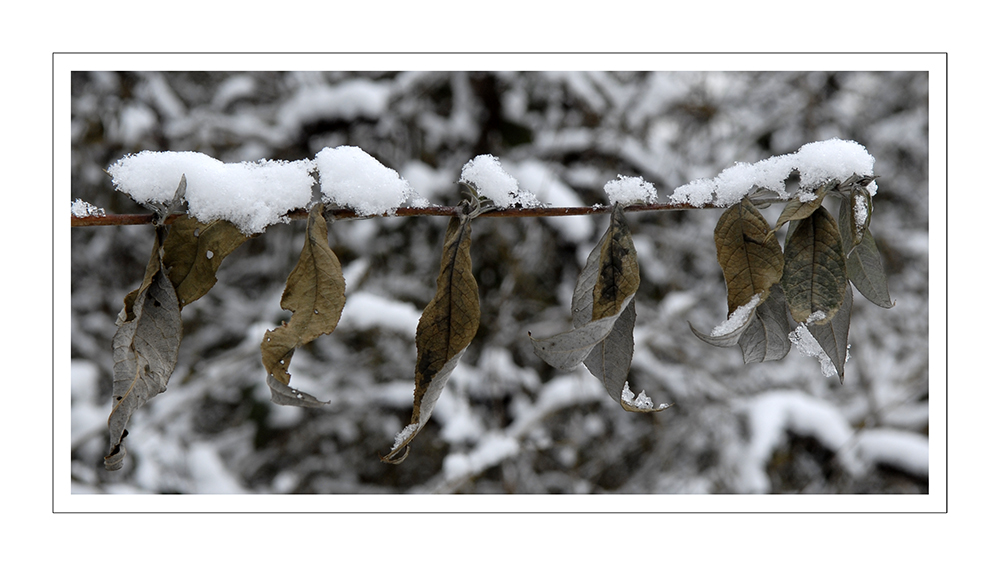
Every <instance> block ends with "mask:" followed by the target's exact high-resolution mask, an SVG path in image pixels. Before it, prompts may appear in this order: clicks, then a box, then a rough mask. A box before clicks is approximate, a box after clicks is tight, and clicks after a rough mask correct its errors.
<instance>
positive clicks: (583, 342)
mask: <svg viewBox="0 0 1000 566" xmlns="http://www.w3.org/2000/svg"><path fill="white" fill-rule="evenodd" d="M638 288H639V263H638V260H637V258H636V252H635V246H634V244H633V243H632V235H631V232H630V231H629V229H628V224H626V222H625V213H624V209H623V207H622V206H621V205H620V204H617V205H615V206H614V207H613V208H612V211H611V223H610V225H609V226H608V229H607V231H605V232H604V235H603V236H602V237H601V240H600V241H599V242H598V243H597V246H596V247H594V249H593V250H592V251H591V252H590V255H589V256H588V257H587V263H586V265H585V266H584V268H583V271H581V272H580V276H579V277H578V278H577V280H576V287H575V289H574V290H573V303H572V307H571V308H572V311H573V327H574V328H573V330H570V331H568V332H563V333H562V334H557V335H555V336H552V337H550V338H538V339H536V338H535V337H533V336H531V343H532V346H533V347H534V349H535V354H536V355H537V356H538V357H540V358H541V359H542V360H543V361H545V362H546V363H547V364H549V365H551V366H553V367H557V368H559V369H561V370H563V371H570V370H572V369H573V368H575V367H576V366H578V365H580V363H582V362H583V361H584V360H585V359H587V356H589V355H590V351H591V350H592V349H593V348H594V346H596V345H597V344H598V343H599V342H601V341H602V340H604V339H605V338H606V337H607V336H608V334H610V333H611V329H612V328H614V326H615V323H616V321H617V320H618V317H619V316H620V315H621V313H622V311H624V309H625V308H626V307H627V305H628V303H629V302H631V301H632V298H633V297H634V296H635V292H636V291H637V290H638ZM595 301H596V302H597V305H598V306H597V308H595ZM529 336H530V334H529ZM629 363H631V356H630V357H629ZM626 372H627V369H626ZM616 399H617V397H616Z"/></svg>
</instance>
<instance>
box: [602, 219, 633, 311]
mask: <svg viewBox="0 0 1000 566" xmlns="http://www.w3.org/2000/svg"><path fill="white" fill-rule="evenodd" d="M600 249H601V253H600V257H599V259H598V262H597V280H596V281H595V282H594V288H593V289H594V290H593V295H594V299H593V307H592V308H593V315H592V320H598V319H601V318H604V317H606V316H614V315H617V314H618V313H620V312H621V311H622V308H623V307H624V306H625V303H627V302H628V301H629V300H631V297H632V296H634V295H635V293H636V291H637V290H638V289H639V260H638V259H637V257H636V252H635V245H634V244H633V243H632V233H631V232H630V231H629V229H628V224H627V223H626V222H625V210H624V207H623V206H622V204H621V203H618V204H615V206H614V207H613V208H612V209H611V225H610V226H609V227H608V231H607V232H605V234H604V238H603V239H602V241H601V245H600Z"/></svg>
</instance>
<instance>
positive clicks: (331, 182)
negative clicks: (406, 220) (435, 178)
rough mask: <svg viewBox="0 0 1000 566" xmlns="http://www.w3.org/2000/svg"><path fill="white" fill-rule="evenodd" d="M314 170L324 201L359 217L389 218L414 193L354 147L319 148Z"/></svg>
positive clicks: (393, 172) (406, 184)
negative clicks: (381, 216) (344, 207)
mask: <svg viewBox="0 0 1000 566" xmlns="http://www.w3.org/2000/svg"><path fill="white" fill-rule="evenodd" d="M316 168H317V169H318V170H319V184H320V189H321V190H322V191H323V197H324V199H326V200H327V201H328V202H333V203H336V204H338V205H340V206H347V207H350V208H353V209H354V210H355V211H356V212H357V213H358V214H360V215H362V216H376V215H382V214H392V213H393V212H395V211H396V209H397V208H399V207H400V205H402V204H403V203H404V202H406V199H407V198H408V197H409V196H410V195H411V194H413V193H414V191H413V189H411V188H410V185H409V183H407V182H406V181H405V180H404V179H401V178H400V177H399V173H396V171H394V170H392V169H389V168H388V167H386V166H385V165H382V164H381V163H379V161H378V160H377V159H375V158H374V157H372V156H370V155H368V154H367V153H365V152H364V151H363V150H362V149H360V148H357V147H353V146H340V147H336V148H329V147H327V148H323V150H321V151H320V152H319V153H317V154H316Z"/></svg>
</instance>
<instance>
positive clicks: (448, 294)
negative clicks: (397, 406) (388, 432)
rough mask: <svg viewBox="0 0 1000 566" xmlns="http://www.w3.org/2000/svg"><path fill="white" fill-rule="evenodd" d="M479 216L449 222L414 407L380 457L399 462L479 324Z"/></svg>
mask: <svg viewBox="0 0 1000 566" xmlns="http://www.w3.org/2000/svg"><path fill="white" fill-rule="evenodd" d="M475 216H476V212H474V213H473V214H470V215H464V214H463V215H462V216H460V217H458V218H452V219H451V221H450V222H449V223H448V230H447V232H446V233H445V238H444V249H443V252H442V256H441V270H440V273H439V275H438V279H437V292H436V293H435V295H434V298H433V299H431V302H430V303H428V304H427V307H426V308H424V312H423V314H421V315H420V322H419V323H417V336H416V342H417V364H416V368H415V369H414V380H415V382H416V383H415V387H414V390H413V413H412V415H411V417H410V424H409V425H407V426H406V427H405V428H404V429H403V431H402V432H400V433H399V434H398V435H396V441H395V443H394V444H393V446H392V449H391V450H390V451H389V453H388V454H386V455H385V456H381V457H380V458H381V459H382V461H383V462H386V463H389V464H399V463H401V462H402V461H403V460H405V459H406V456H407V454H409V447H408V445H409V443H410V441H412V440H413V438H414V437H415V436H416V435H417V433H419V432H420V430H421V429H423V427H424V425H426V424H427V421H428V420H429V419H430V417H431V412H432V411H433V410H434V405H435V404H436V403H437V400H438V397H440V396H441V392H442V391H443V390H444V386H445V384H446V383H447V381H448V377H449V376H450V375H451V372H452V371H454V369H455V367H456V366H457V365H458V361H459V359H460V358H461V357H462V354H464V353H465V349H466V348H467V347H468V346H469V344H470V343H471V342H472V339H473V338H474V337H475V336H476V331H477V330H478V329H479V286H478V285H477V284H476V279H475V277H473V275H472V257H471V254H470V247H471V244H472V219H473V218H475ZM401 452H402V455H400V453H401Z"/></svg>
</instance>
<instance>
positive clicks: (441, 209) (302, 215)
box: [70, 203, 716, 228]
mask: <svg viewBox="0 0 1000 566" xmlns="http://www.w3.org/2000/svg"><path fill="white" fill-rule="evenodd" d="M692 208H716V207H714V206H712V205H706V206H703V207H696V206H693V205H690V204H662V203H657V204H634V205H631V206H627V207H625V212H653V211H659V210H686V209H692ZM459 210H460V207H457V206H429V207H406V208H398V209H396V211H395V212H393V213H392V214H385V215H380V216H360V215H358V214H357V213H356V212H354V211H353V210H351V209H349V208H331V209H327V211H326V214H325V216H326V217H327V218H328V219H345V218H385V217H390V216H456V215H457V214H458V212H459ZM610 211H611V207H610V206H607V205H595V206H544V207H533V208H506V209H495V210H490V211H487V212H483V213H482V214H481V215H480V216H499V217H520V218H525V217H538V216H582V215H585V214H607V213H608V212H610ZM182 216H183V214H171V215H170V216H168V217H167V218H166V220H164V223H165V224H171V223H173V222H174V220H176V219H178V218H180V217H182ZM286 216H287V217H288V219H289V220H305V219H306V218H307V217H308V216H309V211H307V210H305V209H297V210H293V211H291V212H289V213H288V214H287V215H286ZM70 219H71V226H72V227H73V228H78V227H83V226H129V225H138V224H152V223H153V214H105V215H104V216H83V217H77V216H72V215H71V217H70Z"/></svg>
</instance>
